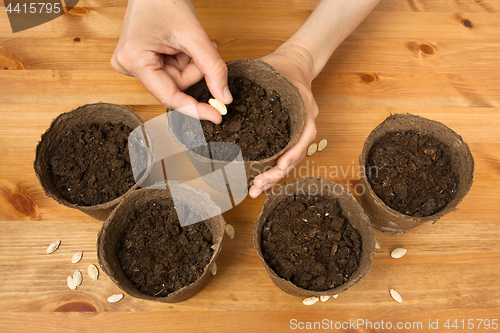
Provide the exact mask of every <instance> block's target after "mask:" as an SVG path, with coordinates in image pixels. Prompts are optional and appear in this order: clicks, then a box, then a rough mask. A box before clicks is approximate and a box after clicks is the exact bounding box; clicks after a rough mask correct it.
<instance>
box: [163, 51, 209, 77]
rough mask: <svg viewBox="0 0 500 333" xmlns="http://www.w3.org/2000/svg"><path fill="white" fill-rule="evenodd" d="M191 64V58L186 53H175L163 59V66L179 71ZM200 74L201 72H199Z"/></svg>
mask: <svg viewBox="0 0 500 333" xmlns="http://www.w3.org/2000/svg"><path fill="white" fill-rule="evenodd" d="M190 62H191V57H190V56H188V55H187V54H186V53H184V52H182V53H177V54H174V55H166V56H165V57H164V60H163V63H164V65H169V66H173V67H175V68H177V69H178V70H179V71H182V70H184V68H185V67H186V66H187V65H188V64H189V63H190ZM200 73H201V72H200Z"/></svg>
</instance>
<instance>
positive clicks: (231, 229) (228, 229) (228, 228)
mask: <svg viewBox="0 0 500 333" xmlns="http://www.w3.org/2000/svg"><path fill="white" fill-rule="evenodd" d="M226 233H227V235H228V236H229V238H231V239H233V238H234V233H235V231H234V227H233V226H232V225H230V224H229V223H228V224H226Z"/></svg>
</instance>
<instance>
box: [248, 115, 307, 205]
mask: <svg viewBox="0 0 500 333" xmlns="http://www.w3.org/2000/svg"><path fill="white" fill-rule="evenodd" d="M315 138H316V125H315V123H314V115H313V114H312V113H310V116H309V117H307V116H306V122H305V124H304V128H303V130H302V133H301V134H300V136H299V139H298V141H297V143H296V144H295V145H294V146H293V147H292V148H290V149H288V150H287V151H286V152H285V153H284V154H283V155H281V156H280V158H279V159H278V163H277V165H275V166H274V167H272V168H271V169H269V170H267V171H266V172H264V173H261V174H260V175H258V176H257V177H255V179H254V181H253V185H252V186H253V187H254V188H255V190H253V191H252V190H251V191H250V196H251V197H252V194H255V195H256V196H259V195H260V193H262V192H263V191H265V190H266V189H269V188H270V187H272V186H274V185H275V184H277V183H278V182H279V181H280V180H281V179H283V178H284V177H285V176H286V175H287V174H288V172H290V170H291V169H292V168H293V167H295V166H296V165H297V164H298V163H299V162H300V161H302V160H303V159H304V157H305V153H306V151H307V147H309V145H310V144H311V142H313V141H314V139H315ZM258 191H260V193H258V194H257V192H258ZM252 198H254V197H252Z"/></svg>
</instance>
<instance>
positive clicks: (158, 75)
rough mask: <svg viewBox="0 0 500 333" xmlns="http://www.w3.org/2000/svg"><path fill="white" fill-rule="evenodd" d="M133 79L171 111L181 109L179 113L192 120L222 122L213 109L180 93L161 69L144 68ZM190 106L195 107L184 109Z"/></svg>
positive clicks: (173, 82)
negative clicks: (139, 82)
mask: <svg viewBox="0 0 500 333" xmlns="http://www.w3.org/2000/svg"><path fill="white" fill-rule="evenodd" d="M135 77H136V78H137V79H138V80H139V81H141V82H142V84H143V85H144V87H145V88H146V89H147V90H148V91H149V92H150V93H151V94H152V95H153V96H155V97H156V98H157V99H158V101H160V103H161V104H163V106H165V107H167V108H171V109H182V110H180V111H181V112H183V113H185V114H187V115H188V116H190V117H193V118H198V119H202V120H210V121H212V122H214V123H220V122H221V121H222V116H221V115H220V113H219V112H217V111H216V110H215V109H214V108H213V107H211V106H210V105H208V104H205V103H199V102H198V101H196V100H195V99H194V98H193V97H191V96H188V95H186V94H184V93H183V92H181V91H180V90H179V88H178V87H177V85H176V83H175V81H174V80H173V79H172V78H171V77H170V76H169V75H168V74H167V73H166V72H165V71H164V70H163V69H155V70H153V69H152V68H148V67H146V68H144V69H143V70H141V71H138V72H137V73H136V75H135ZM190 105H194V106H195V107H194V108H186V107H187V106H190Z"/></svg>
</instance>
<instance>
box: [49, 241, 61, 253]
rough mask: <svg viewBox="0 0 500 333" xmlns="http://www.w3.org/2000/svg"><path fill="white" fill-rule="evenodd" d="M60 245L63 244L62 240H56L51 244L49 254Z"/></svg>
mask: <svg viewBox="0 0 500 333" xmlns="http://www.w3.org/2000/svg"><path fill="white" fill-rule="evenodd" d="M59 245H61V240H58V241H55V242H54V243H52V244H50V245H49V247H48V248H47V254H51V253H53V252H55V251H56V250H57V249H58V248H59Z"/></svg>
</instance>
